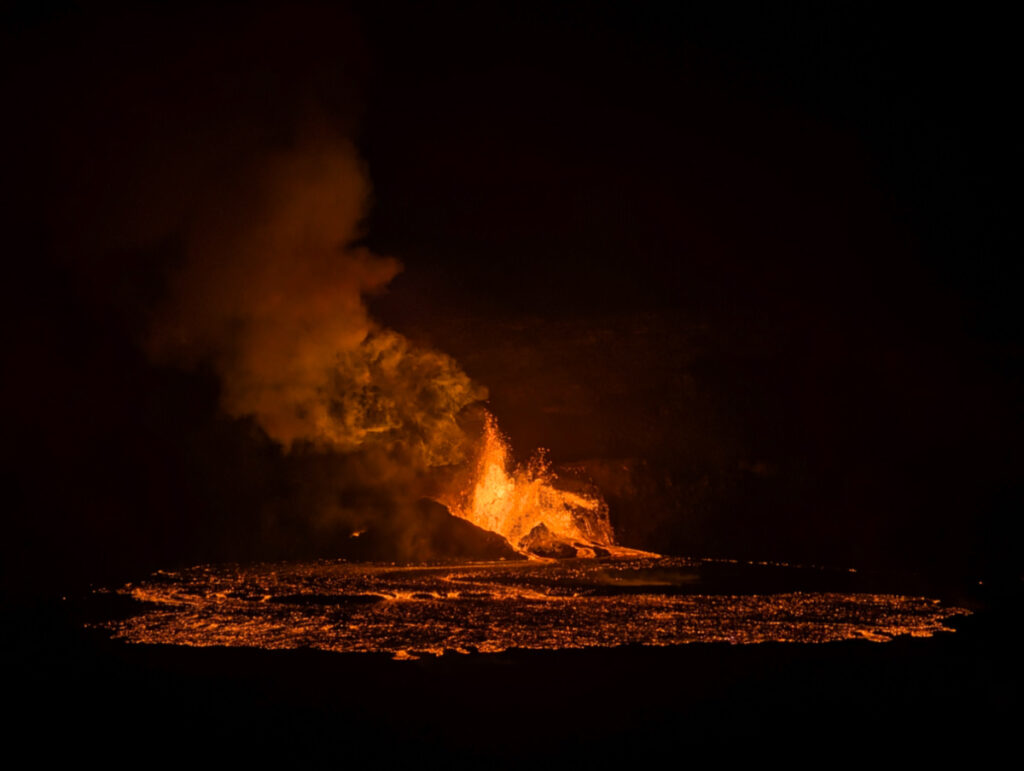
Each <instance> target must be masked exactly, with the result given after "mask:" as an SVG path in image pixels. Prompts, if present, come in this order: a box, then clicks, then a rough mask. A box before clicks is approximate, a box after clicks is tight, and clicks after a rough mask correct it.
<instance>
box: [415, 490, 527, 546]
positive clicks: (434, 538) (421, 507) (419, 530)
mask: <svg viewBox="0 0 1024 771" xmlns="http://www.w3.org/2000/svg"><path fill="white" fill-rule="evenodd" d="M416 517H417V520H416V522H414V523H412V526H411V531H410V532H411V534H410V538H411V539H413V540H414V544H413V552H414V553H417V554H419V555H421V556H422V558H423V559H468V560H500V559H516V560H518V559H523V556H522V555H521V554H519V553H518V552H516V551H515V549H513V548H512V547H511V546H510V545H509V543H508V541H506V540H505V539H504V538H503V537H502V536H500V535H498V534H497V533H492V532H490V531H489V530H484V529H483V528H480V527H477V526H476V525H474V524H472V523H471V522H468V521H467V520H465V519H462V518H461V517H456V516H455V515H453V514H452V513H451V512H450V511H448V507H447V506H445V505H444V504H441V503H438V502H437V501H433V500H429V499H427V498H423V499H421V500H420V501H418V502H417V504H416Z"/></svg>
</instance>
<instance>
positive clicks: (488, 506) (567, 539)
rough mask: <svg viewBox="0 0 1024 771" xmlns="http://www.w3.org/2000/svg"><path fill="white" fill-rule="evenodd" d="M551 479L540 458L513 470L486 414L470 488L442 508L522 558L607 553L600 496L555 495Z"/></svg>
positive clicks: (607, 527) (608, 529) (608, 532)
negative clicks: (507, 545) (501, 539)
mask: <svg viewBox="0 0 1024 771" xmlns="http://www.w3.org/2000/svg"><path fill="white" fill-rule="evenodd" d="M556 478H557V477H556V476H555V474H554V473H553V472H552V471H551V467H550V465H549V464H548V462H547V460H546V458H545V457H544V455H543V454H542V453H538V454H537V455H536V456H534V458H533V459H531V461H530V462H529V463H528V464H526V465H525V466H515V465H514V464H513V463H512V461H511V459H510V451H509V445H508V442H507V441H506V440H505V438H504V437H503V436H502V435H501V432H500V431H499V429H498V423H497V420H495V418H494V416H493V415H490V414H488V415H487V417H486V420H485V424H484V432H483V437H482V439H481V441H480V445H479V449H478V452H477V456H476V460H475V465H474V468H473V473H472V475H471V477H470V480H469V483H468V484H467V485H465V486H464V487H463V488H462V489H460V490H458V491H456V492H455V493H454V494H452V495H449V496H445V498H444V499H443V500H442V503H444V504H445V505H446V506H448V508H449V510H451V512H452V513H453V514H455V515H457V516H459V517H462V518H463V519H466V520H469V521H470V522H472V523H473V524H474V525H477V526H478V527H481V528H484V529H486V530H490V531H492V532H495V533H498V534H500V535H502V536H504V537H505V539H506V540H507V541H508V542H509V543H510V544H511V545H512V547H513V548H514V549H516V550H517V551H520V552H522V553H524V554H530V555H535V556H536V555H539V556H545V557H574V556H581V557H583V556H587V557H593V556H595V555H598V554H601V553H602V552H603V553H606V554H607V553H609V547H611V548H612V549H614V544H615V535H614V533H613V531H612V526H611V523H610V521H609V519H608V506H607V504H606V503H605V502H604V500H603V499H602V498H601V495H600V493H598V492H597V491H596V490H595V489H589V490H581V491H580V492H571V491H569V490H565V489H560V488H559V487H558V486H556V482H555V480H556ZM616 551H617V550H616Z"/></svg>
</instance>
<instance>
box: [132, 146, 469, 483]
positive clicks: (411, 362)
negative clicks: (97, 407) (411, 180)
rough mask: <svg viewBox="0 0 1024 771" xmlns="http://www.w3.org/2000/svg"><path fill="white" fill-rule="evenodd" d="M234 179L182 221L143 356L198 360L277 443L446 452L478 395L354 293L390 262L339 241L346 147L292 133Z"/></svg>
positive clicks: (355, 179)
mask: <svg viewBox="0 0 1024 771" xmlns="http://www.w3.org/2000/svg"><path fill="white" fill-rule="evenodd" d="M239 182H240V183H241V184H238V185H237V186H236V188H235V189H234V190H232V191H231V193H232V194H231V196H230V197H229V198H228V199H227V200H225V201H223V202H222V205H220V206H219V207H217V208H216V209H215V210H213V211H204V212H201V213H199V216H198V217H197V218H196V219H195V221H194V222H193V223H192V224H191V225H190V226H189V229H188V232H187V233H186V234H185V239H184V240H185V250H186V255H185V261H184V265H183V266H182V267H181V268H180V270H178V271H177V272H176V274H175V275H174V277H173V279H172V287H171V290H170V294H169V297H168V298H167V301H166V303H165V305H164V309H163V310H162V311H161V312H160V313H159V314H158V318H157V322H156V324H155V326H154V328H153V334H152V336H151V338H150V341H149V347H150V350H151V351H152V353H153V354H154V355H155V356H156V357H157V358H158V359H159V360H160V361H162V362H169V363H175V364H185V365H188V364H194V363H197V362H201V361H209V362H211V363H212V366H213V367H214V369H215V370H216V372H217V374H218V375H219V376H220V378H221V381H222V385H223V392H222V406H223V408H224V409H225V411H226V412H228V413H229V414H231V415H234V416H246V415H251V416H253V417H254V418H255V419H256V420H257V422H258V423H259V425H260V426H261V427H262V428H263V429H264V430H265V431H266V432H267V434H268V435H269V436H271V437H273V438H274V439H276V440H278V441H279V442H281V443H282V444H284V445H286V446H292V445H294V444H295V443H297V442H311V443H314V444H316V445H318V446H323V447H327V448H333V449H338V450H342V451H352V450H358V449H360V448H363V447H365V446H367V445H369V444H374V445H380V446H385V447H397V448H398V449H400V450H402V451H403V455H404V457H406V458H408V459H410V460H412V461H413V462H415V463H417V464H421V465H425V466H436V465H446V464H451V463H454V462H457V461H458V460H460V459H461V457H462V455H461V453H462V450H463V447H462V444H463V440H462V432H461V431H460V429H459V428H458V426H457V424H456V420H455V419H456V416H457V415H458V413H459V412H460V411H461V410H462V409H463V408H464V407H466V406H467V405H468V404H470V403H472V402H474V401H477V400H479V399H481V398H483V397H484V396H485V395H486V394H485V392H484V391H483V389H481V388H480V387H479V386H476V385H474V384H473V383H472V382H471V381H470V379H469V378H468V377H467V376H466V375H465V374H464V373H463V372H462V371H461V370H460V369H459V367H458V365H457V364H456V363H455V362H454V360H452V359H451V358H449V357H448V356H445V355H444V354H441V353H438V352H436V351H432V350H426V349H422V348H417V347H415V346H413V345H412V344H410V343H409V341H408V340H406V339H405V338H403V337H402V336H401V335H399V334H398V333H396V332H394V331H390V330H384V329H380V328H378V327H377V326H376V325H375V324H374V322H373V321H372V320H371V319H370V318H369V316H368V314H367V309H366V306H365V304H364V299H363V298H364V296H365V295H367V294H371V293H374V292H378V291H380V290H381V289H382V288H383V287H384V286H385V285H386V284H387V282H388V281H389V280H390V279H391V278H392V277H393V276H394V275H395V274H396V273H397V272H398V270H399V269H400V266H399V264H398V263H397V261H395V260H394V259H390V258H384V257H378V256H375V255H373V254H371V253H369V252H368V251H367V250H366V249H365V248H363V247H359V246H355V245H353V244H354V242H355V241H356V239H357V238H358V237H359V236H360V235H361V233H360V222H361V219H362V217H363V214H364V207H365V202H366V198H367V189H368V186H367V182H366V177H365V174H364V170H363V168H362V165H361V163H360V161H359V159H358V157H357V155H356V152H355V150H354V148H353V147H352V146H351V144H349V143H348V142H345V141H343V140H333V141H326V140H323V139H318V140H316V141H311V142H306V143H304V144H302V145H300V146H299V147H297V148H296V149H291V150H288V151H284V152H278V153H277V154H275V155H272V156H270V157H268V158H266V159H265V160H263V161H261V163H260V164H259V167H258V168H257V169H256V170H255V171H254V172H252V173H251V174H249V175H247V176H246V177H243V178H242V179H241V180H239Z"/></svg>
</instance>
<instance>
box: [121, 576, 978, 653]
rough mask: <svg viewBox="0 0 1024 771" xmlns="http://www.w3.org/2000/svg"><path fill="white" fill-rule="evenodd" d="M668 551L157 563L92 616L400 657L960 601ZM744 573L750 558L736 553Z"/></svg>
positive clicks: (811, 625) (801, 628) (238, 641)
mask: <svg viewBox="0 0 1024 771" xmlns="http://www.w3.org/2000/svg"><path fill="white" fill-rule="evenodd" d="M703 570H704V567H703V566H702V565H701V564H700V563H697V562H693V561H690V560H685V559H678V558H658V559H629V560H622V559H614V560H607V559H605V560H564V561H557V562H556V561H551V562H546V563H545V562H516V563H489V564H476V565H445V566H433V567H430V566H418V567H417V566H409V567H394V566H382V565H358V564H347V563H327V562H321V563H280V564H269V565H251V566H230V565H229V566H205V567H196V568H192V569H189V570H184V571H178V572H161V573H157V574H156V575H154V576H152V577H151V578H150V579H148V580H146V581H144V582H142V583H140V584H137V585H128V586H126V587H124V588H122V589H121V590H119V593H120V594H123V595H127V596H129V597H131V598H133V600H135V601H136V602H137V603H138V605H137V606H136V609H137V614H136V615H134V616H132V617H130V618H127V619H124V620H114V621H110V622H106V623H104V624H102V625H101V626H102V627H103V628H105V629H107V630H109V631H111V632H112V633H113V635H114V636H115V637H117V638H120V639H123V640H126V641H129V642H135V643H150V644H169V645H190V646H211V645H216V646H249V647H258V648H271V649H281V648H286V649H287V648H318V649H321V650H329V651H338V652H346V653H359V652H362V653H386V654H390V655H392V656H393V657H395V658H399V659H402V658H414V657H416V656H417V655H420V654H424V653H429V654H434V655H440V654H443V653H446V652H458V653H469V652H474V651H475V652H479V653H494V652H499V651H503V650H507V649H510V648H519V649H528V650H558V649H566V648H591V647H611V646H620V645H652V646H665V645H680V644H685V643H707V642H729V643H734V644H736V643H760V642H798V643H823V642H829V641H835V640H867V641H872V642H884V641H887V640H890V639H892V638H893V637H896V636H899V635H911V636H914V637H930V636H932V635H933V634H935V633H936V632H949V631H952V630H951V629H950V627H948V626H946V625H945V623H944V622H945V621H946V619H949V618H951V617H954V616H958V615H963V614H966V613H967V612H968V611H966V610H963V609H961V608H956V607H949V606H944V605H942V604H941V603H940V602H939V601H938V600H931V599H926V598H921V597H905V596H900V595H896V594H875V593H850V592H841V591H829V592H805V591H799V590H796V587H793V588H791V589H788V590H787V591H783V592H780V593H770V594H764V593H752V594H740V593H736V592H735V589H733V591H731V592H730V593H728V594H716V593H713V592H709V591H708V590H709V589H710V588H711V587H710V586H709V585H707V579H706V577H705V576H704V575H703ZM746 570H747V571H749V572H750V573H751V580H752V581H753V582H754V583H759V580H758V576H759V574H760V573H759V571H761V570H764V569H763V568H757V567H756V566H750V567H748V568H746Z"/></svg>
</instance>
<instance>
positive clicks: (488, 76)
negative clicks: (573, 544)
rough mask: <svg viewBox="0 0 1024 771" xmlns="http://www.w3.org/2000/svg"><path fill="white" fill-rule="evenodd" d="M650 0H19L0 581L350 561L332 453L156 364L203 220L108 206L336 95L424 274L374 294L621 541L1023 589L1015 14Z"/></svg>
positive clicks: (65, 580) (341, 122)
mask: <svg viewBox="0 0 1024 771" xmlns="http://www.w3.org/2000/svg"><path fill="white" fill-rule="evenodd" d="M660 5H661V4H657V5H655V4H651V5H650V7H646V8H645V7H643V6H639V5H638V4H627V3H622V4H617V3H591V4H586V6H584V7H578V8H577V7H571V6H565V5H555V4H545V5H542V6H539V7H537V8H530V7H526V6H518V7H517V8H516V9H513V10H498V9H494V8H486V9H479V8H478V9H475V10H470V9H466V8H463V7H457V6H453V5H448V4H442V5H441V6H435V7H430V8H425V7H420V6H419V5H418V4H413V3H410V4H403V3H392V2H388V3H365V4H364V3H355V4H353V5H351V6H349V7H347V8H333V7H330V8H326V7H322V6H317V7H311V8H299V7H289V8H275V7H270V6H265V5H246V6H245V7H220V8H215V9H210V8H202V9H200V8H192V7H188V6H185V5H181V6H176V7H173V8H168V7H163V6H160V7H157V6H145V5H143V6H133V7H132V8H124V7H119V6H117V5H110V4H94V3H91V4H87V5H79V4H74V3H67V4H44V5H39V4H37V3H25V4H13V5H10V6H7V7H6V8H5V11H4V13H5V16H4V19H5V21H4V46H3V48H4V52H5V53H4V94H5V96H4V100H5V102H6V105H5V110H4V112H5V114H6V116H7V117H6V118H5V119H4V123H5V133H7V134H8V137H9V138H8V139H7V141H6V142H5V147H6V150H7V156H8V157H7V161H6V166H7V168H8V173H6V174H5V177H6V178H7V179H8V180H9V184H7V185H5V188H6V190H5V192H4V195H5V201H4V211H5V212H6V213H7V215H8V216H9V218H10V222H9V225H8V226H7V228H6V247H5V252H6V259H5V264H6V268H5V274H6V275H5V280H4V282H3V286H4V294H5V297H4V312H5V332H4V335H5V352H6V357H5V358H6V361H5V364H4V366H3V373H4V374H3V389H4V402H5V405H6V408H7V409H6V412H7V415H6V417H5V424H6V431H5V441H4V443H3V458H2V464H0V465H2V469H3V489H4V499H5V502H4V509H5V511H6V513H5V520H6V522H7V524H6V527H5V532H4V534H3V539H2V543H3V546H2V549H3V582H4V590H5V593H7V594H8V596H21V595H23V594H24V593H26V592H27V593H29V594H36V593H47V592H50V591H53V590H62V589H64V588H65V587H70V586H74V587H80V586H85V585H88V584H89V583H97V582H108V581H120V580H126V579H127V578H129V577H132V576H134V575H137V574H139V573H142V572H148V571H150V570H154V569H157V568H168V567H173V566H176V565H183V564H188V563H192V562H196V561H200V560H224V559H253V558H285V557H309V556H337V555H338V554H341V553H343V548H344V544H345V543H346V541H345V540H344V539H343V538H342V536H343V535H344V534H339V533H330V532H327V533H325V532H321V531H317V530H316V529H315V527H314V526H313V525H312V524H310V522H309V517H308V512H307V508H308V507H309V506H310V505H311V504H310V501H312V500H313V499H315V498H316V497H318V496H323V495H343V494H348V493H349V492H351V491H345V490H341V491H339V490H337V489H335V487H334V486H332V485H333V483H332V481H331V472H330V468H329V465H330V464H329V463H328V462H327V461H325V460H324V457H323V456H322V455H318V454H316V453H308V454H306V455H301V454H299V455H296V454H292V455H286V454H285V453H283V452H282V450H281V449H280V448H278V447H277V446H275V445H274V444H273V443H272V442H271V441H269V440H268V439H267V438H266V437H265V436H264V435H262V434H261V432H260V431H259V430H258V429H257V428H256V427H255V425H254V424H252V423H251V422H249V421H246V420H232V419H229V418H227V417H225V416H223V415H222V414H221V413H220V412H219V410H218V406H217V405H218V384H217V381H216V378H215V377H214V376H213V375H212V374H211V373H210V372H208V371H204V370H203V369H202V368H200V369H199V370H198V371H192V372H184V371H177V370H172V369H167V368H160V367H156V366H154V365H152V364H151V363H149V361H148V360H147V358H146V357H145V355H144V354H143V353H142V351H141V348H140V339H141V338H142V337H143V336H144V332H145V327H146V323H147V312H148V309H149V308H150V307H151V306H152V305H154V304H155V303H157V302H159V299H160V297H161V296H162V293H163V292H164V287H165V285H166V281H167V276H168V275H171V273H172V272H173V267H174V265H175V264H176V259H177V254H178V252H179V251H180V248H181V245H180V243H178V242H177V241H176V234H175V232H174V230H173V228H169V229H167V231H166V232H164V233H163V234H162V235H161V237H160V238H157V239H150V240H148V241H141V240H140V239H132V238H130V237H127V236H126V237H125V239H123V243H122V242H121V241H122V239H119V238H117V237H116V235H117V233H118V232H119V231H120V230H121V228H122V227H123V228H124V229H125V231H128V232H130V231H132V230H133V228H134V227H135V225H136V224H137V223H134V222H131V223H129V222H125V221H124V220H123V219H118V218H117V217H115V216H113V215H112V212H115V213H116V212H118V211H122V210H124V206H122V204H124V201H122V200H121V199H122V198H124V199H129V198H130V197H131V186H130V185H125V180H126V179H131V178H133V175H138V176H145V175H146V174H147V173H149V170H150V169H153V168H156V169H163V167H164V166H170V165H174V164H177V163H178V162H179V161H180V159H179V158H176V157H174V156H173V155H172V156H167V155H166V154H164V153H163V148H162V146H161V143H160V142H159V141H157V140H158V139H159V138H160V137H162V136H164V135H168V136H170V135H173V136H188V137H191V138H192V141H193V145H194V146H195V147H201V148H204V150H203V152H209V153H210V154H211V155H214V156H218V155H222V156H223V157H225V158H229V159H230V158H232V157H234V155H233V154H238V155H239V157H242V156H243V155H245V154H251V153H258V152H259V151H260V149H261V148H264V147H270V146H279V145H287V143H288V142H290V141H292V139H293V132H294V130H295V127H296V125H297V124H298V123H300V122H301V121H302V120H305V119H306V118H308V116H310V115H315V116H316V120H317V121H318V122H320V123H321V124H324V125H328V126H330V127H332V128H334V129H336V130H338V131H341V132H343V133H345V134H347V135H350V136H353V137H354V139H355V141H356V144H357V146H358V147H359V149H360V152H361V153H362V155H363V157H364V158H365V160H366V163H367V167H368V172H369V176H370V179H371V181H372V184H373V188H374V193H373V201H372V209H371V210H370V213H369V216H368V219H367V224H366V235H365V241H366V243H367V244H368V245H369V246H370V247H371V248H372V249H374V250H375V251H377V252H379V253H383V254H388V255H393V256H396V257H398V258H400V259H401V260H402V262H403V263H404V264H405V271H404V273H403V274H401V275H400V276H399V277H398V278H397V279H396V280H395V281H394V282H393V284H392V286H391V290H390V291H389V293H387V294H386V295H384V296H381V297H377V298H374V299H373V300H372V305H371V308H372V310H373V312H374V314H375V315H376V316H377V317H378V318H379V319H380V320H382V321H383V322H384V323H386V324H388V325H390V326H393V327H394V328H396V329H398V330H399V331H401V332H403V333H405V334H407V335H409V336H410V337H412V338H413V339H415V340H417V341H419V342H423V343H427V344H430V345H432V346H434V347H436V348H439V349H440V350H443V351H445V352H447V353H450V354H451V355H453V356H455V357H456V358H457V359H458V360H459V361H460V362H461V363H462V365H463V366H464V367H465V369H466V371H467V372H468V373H469V374H470V375H471V376H473V377H474V378H475V379H477V380H478V381H480V382H482V383H483V384H485V385H486V386H488V388H489V389H490V393H491V398H490V407H491V409H492V410H493V411H494V413H495V414H496V415H497V416H498V418H499V420H500V421H501V425H502V427H503V429H504V430H505V431H506V432H507V433H508V434H509V436H510V438H511V440H512V442H513V443H514V446H515V448H516V450H517V452H518V453H519V454H520V455H521V456H522V457H526V456H527V455H528V454H529V453H530V452H531V451H532V449H533V448H535V447H538V446H543V447H547V448H549V449H550V452H551V457H552V460H553V461H555V462H556V463H559V464H573V465H575V466H576V467H578V468H582V469H583V470H584V471H585V472H586V473H587V474H589V475H590V476H591V477H592V478H593V479H594V480H595V481H596V482H597V483H598V484H599V485H600V486H601V487H602V488H603V489H604V490H605V492H606V494H607V496H608V499H609V503H610V504H611V507H612V509H611V512H612V514H611V516H612V521H613V524H614V525H615V526H616V530H617V532H618V533H619V535H620V540H621V541H622V542H623V543H624V544H626V545H630V546H637V547H641V548H646V549H652V550H656V551H659V552H663V553H670V554H688V555H694V556H705V555H707V556H727V557H737V558H745V559H773V560H786V561H793V562H800V563H813V564H826V565H838V566H855V567H859V568H878V569H885V570H896V571H902V572H906V573H910V574H914V575H919V576H922V580H923V581H924V582H926V583H927V582H928V581H933V580H934V581H939V580H942V581H947V580H954V581H967V580H970V581H976V580H979V579H984V580H986V581H993V580H1005V581H1009V582H1017V581H1019V577H1020V571H1021V553H1020V548H1019V544H1020V535H1021V531H1020V525H1019V512H1020V506H1021V503H1022V492H1024V491H1022V486H1021V480H1020V473H1019V470H1020V463H1021V455H1020V446H1019V436H1020V429H1021V414H1020V401H1019V396H1018V394H1019V391H1018V387H1019V384H1020V378H1021V326H1020V319H1019V316H1018V307H1019V298H1020V296H1021V289H1022V281H1021V269H1020V263H1019V259H1018V256H1019V254H1020V249H1019V238H1018V231H1017V229H1016V228H1015V227H1014V226H1013V223H1011V215H1010V211H1011V202H1013V201H1015V200H1016V196H1013V193H1014V192H1015V191H1016V189H1017V180H1018V169H1019V166H1020V146H1019V137H1020V132H1019V126H1018V125H1017V124H1016V123H1015V122H1014V121H1013V119H1012V118H1011V114H1012V113H1013V112H1014V110H1013V107H1014V104H1013V103H1014V101H1015V99H1014V96H1015V89H1014V84H1015V82H1016V80H1017V70H1018V67H1017V63H1018V62H1017V55H1016V53H1015V50H1014V48H1013V45H1012V44H1013V40H1012V38H1011V33H1010V30H1011V29H1012V25H1011V24H1010V23H1009V20H1008V18H1006V17H1005V16H1004V15H1002V14H1001V13H999V12H996V11H995V10H993V9H991V8H985V7H983V6H977V5H972V6H971V7H970V9H961V10H959V11H952V10H949V11H947V10H940V9H937V8H935V7H927V8H920V9H918V8H908V7H904V8H901V9H897V10H894V9H893V8H892V7H890V5H889V4H871V3H857V4H829V7H828V8H826V9H822V8H814V7H798V6H790V5H785V6H780V5H775V4H773V5H766V6H763V7H760V8H756V9H752V8H748V7H724V6H722V5H721V4H713V5H712V4H707V5H708V7H706V8H696V9H689V10H685V11H680V10H678V9H674V10H660V9H659V8H660ZM299 116H301V120H300V117H299ZM225 127H228V128H229V129H230V130H225ZM207 134H208V135H209V136H210V137H211V139H209V141H206V140H205V139H204V138H205V137H206V136H207ZM239 148H241V149H239ZM182 179H188V176H187V175H184V176H183V177H182ZM189 192H190V191H189V189H188V188H187V185H186V184H185V183H184V182H182V183H181V188H180V189H175V188H172V189H169V190H168V191H167V195H168V197H171V198H175V197H179V198H180V197H187V196H188V195H189ZM111 202H115V203H116V204H117V205H114V204H112V203H111ZM129 203H130V201H129ZM143 218H145V217H144V215H143ZM150 230H153V228H150ZM112 233H113V234H114V235H111V234H112ZM367 500H368V501H370V502H371V503H368V505H372V500H373V496H372V495H369V496H368V498H367ZM385 542H386V538H382V539H380V541H379V542H378V543H380V544H384V543H385ZM380 548H381V552H380V554H378V555H373V554H371V555H368V556H378V557H387V556H389V555H388V553H387V549H386V547H385V546H384V545H381V547H380Z"/></svg>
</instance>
